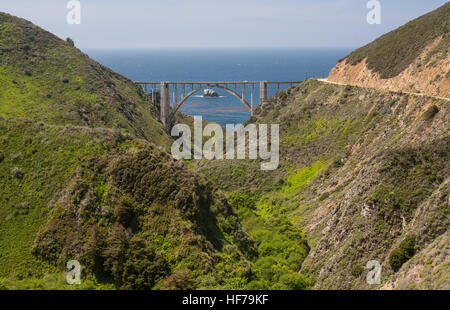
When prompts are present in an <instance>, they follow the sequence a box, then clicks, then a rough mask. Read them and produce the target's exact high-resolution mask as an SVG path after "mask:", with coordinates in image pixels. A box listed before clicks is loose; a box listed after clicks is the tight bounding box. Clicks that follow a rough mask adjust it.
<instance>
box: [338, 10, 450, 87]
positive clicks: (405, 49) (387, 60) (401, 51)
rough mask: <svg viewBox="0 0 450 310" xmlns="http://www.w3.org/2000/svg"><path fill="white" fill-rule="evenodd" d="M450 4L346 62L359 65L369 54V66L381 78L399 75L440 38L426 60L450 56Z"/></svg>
mask: <svg viewBox="0 0 450 310" xmlns="http://www.w3.org/2000/svg"><path fill="white" fill-rule="evenodd" d="M449 31H450V3H446V4H445V5H443V6H442V7H440V8H438V9H437V10H434V11H432V12H430V13H428V14H426V15H423V16H421V17H419V18H417V19H415V20H413V21H410V22H409V23H407V24H406V25H404V26H402V27H400V28H398V29H396V30H394V31H391V32H389V33H387V34H385V35H383V36H381V37H380V38H378V39H377V40H375V41H373V42H371V43H369V44H367V45H366V46H364V47H361V48H359V49H357V50H356V51H354V52H353V53H351V54H350V55H348V56H347V57H346V58H345V59H346V63H348V64H352V65H353V64H356V63H358V62H360V61H362V60H363V59H364V58H366V57H367V64H368V67H369V69H371V70H373V71H374V72H378V73H380V75H381V78H391V77H394V76H397V75H398V74H399V73H400V72H402V71H403V70H404V69H406V68H407V67H408V66H409V65H410V64H411V63H412V62H413V61H414V60H415V59H416V58H417V57H418V56H419V55H420V54H421V53H422V52H423V51H424V49H425V47H426V46H427V45H428V44H430V43H431V42H433V41H434V40H436V39H438V38H442V40H441V41H440V43H439V44H438V45H437V46H436V47H435V48H434V49H433V50H431V51H430V52H429V54H428V55H427V57H426V58H427V60H428V61H430V60H431V59H432V57H433V58H434V61H437V60H436V59H441V58H446V57H448V47H449V45H450V36H449Z"/></svg>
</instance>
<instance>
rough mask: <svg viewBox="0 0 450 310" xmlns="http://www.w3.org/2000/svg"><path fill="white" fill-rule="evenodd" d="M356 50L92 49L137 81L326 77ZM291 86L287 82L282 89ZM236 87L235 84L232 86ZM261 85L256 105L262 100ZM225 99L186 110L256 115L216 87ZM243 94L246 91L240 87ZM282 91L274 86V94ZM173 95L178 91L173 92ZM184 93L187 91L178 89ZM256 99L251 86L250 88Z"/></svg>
mask: <svg viewBox="0 0 450 310" xmlns="http://www.w3.org/2000/svg"><path fill="white" fill-rule="evenodd" d="M351 50H353V49H352V48H251V49H237V48H236V49H235V48H229V49H86V50H84V52H85V53H87V54H88V55H89V56H90V57H91V58H93V59H95V60H96V61H98V62H100V63H101V64H103V65H105V66H107V67H109V68H111V69H112V70H114V71H116V72H118V73H120V74H122V75H124V76H126V77H128V78H130V79H132V80H134V81H158V82H159V81H245V80H247V81H291V80H296V81H299V80H304V79H305V77H326V76H328V73H329V71H330V70H331V68H332V67H333V66H334V65H335V64H336V62H337V61H338V60H339V59H341V58H343V57H344V56H345V55H347V54H348V53H349V52H350V51H351ZM288 87H289V85H281V89H286V88H288ZM232 89H234V87H232ZM258 90H259V87H255V105H257V104H258V102H259V91H258ZM216 91H217V92H218V93H219V95H220V97H219V98H203V97H202V96H201V94H202V93H201V92H199V93H197V94H195V95H193V96H192V97H190V98H189V99H188V100H187V101H186V102H185V103H184V104H183V105H182V106H181V108H180V110H181V111H182V112H184V113H186V114H188V115H191V116H202V117H203V119H204V120H208V121H213V122H217V123H220V124H222V125H225V124H239V123H243V122H245V121H246V120H247V119H248V118H249V117H250V113H249V112H248V111H247V110H246V108H245V107H244V106H243V105H242V103H241V102H240V101H239V100H238V99H237V98H235V97H234V96H233V95H231V94H229V93H227V92H225V91H223V90H220V89H216ZM237 92H238V93H242V89H241V88H240V87H239V86H238V88H237ZM275 92H276V86H275V85H274V86H271V87H269V91H268V93H269V94H268V95H269V96H271V95H273V94H274V93H275ZM170 94H171V96H172V90H171V92H170ZM178 94H179V96H180V97H181V90H180V88H178ZM246 99H247V101H248V102H250V87H249V86H247V88H246Z"/></svg>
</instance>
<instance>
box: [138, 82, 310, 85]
mask: <svg viewBox="0 0 450 310" xmlns="http://www.w3.org/2000/svg"><path fill="white" fill-rule="evenodd" d="M163 82H165V83H167V84H184V85H190V84H211V85H214V84H259V83H261V81H179V82H178V81H173V82H172V81H163ZM263 82H264V83H267V84H298V83H301V82H303V81H263ZM134 83H136V84H161V81H159V82H152V81H150V82H149V81H135V82H134Z"/></svg>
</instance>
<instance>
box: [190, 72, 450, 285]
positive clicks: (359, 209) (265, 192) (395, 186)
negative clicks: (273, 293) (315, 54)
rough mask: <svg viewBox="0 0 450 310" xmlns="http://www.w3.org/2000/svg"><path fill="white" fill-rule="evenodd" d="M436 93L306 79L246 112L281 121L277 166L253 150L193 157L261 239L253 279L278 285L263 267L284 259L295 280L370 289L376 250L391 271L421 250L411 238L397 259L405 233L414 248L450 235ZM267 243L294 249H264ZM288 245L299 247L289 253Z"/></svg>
mask: <svg viewBox="0 0 450 310" xmlns="http://www.w3.org/2000/svg"><path fill="white" fill-rule="evenodd" d="M429 100H430V99H429V98H425V97H414V96H409V95H404V94H402V93H395V92H382V91H375V90H370V89H364V88H360V87H350V86H337V85H330V84H325V83H321V82H318V81H314V80H309V81H306V82H304V83H301V84H300V85H297V86H295V87H292V88H290V89H288V90H287V91H283V92H280V93H278V94H277V95H276V96H274V97H273V98H271V99H270V101H269V102H268V103H267V104H266V105H265V106H264V107H263V108H262V107H259V108H258V109H257V111H256V113H255V116H254V117H253V118H252V119H251V120H249V122H257V123H264V124H267V123H269V124H270V123H278V124H280V155H281V158H280V168H279V169H277V170H274V171H270V172H267V171H265V172H263V171H260V170H259V169H258V167H259V161H248V160H245V161H235V162H232V163H228V162H227V163H223V162H221V161H213V162H207V161H199V162H197V163H196V164H197V167H198V168H199V170H200V171H201V172H202V173H204V175H205V176H207V177H208V178H209V180H210V181H211V183H214V184H216V186H217V187H218V188H220V189H222V190H224V191H226V192H227V193H228V194H229V199H230V202H231V203H232V205H233V206H234V207H235V208H236V211H237V213H238V214H239V217H240V219H241V221H242V224H243V227H244V229H245V230H246V231H247V232H248V233H249V235H250V236H251V237H252V238H253V239H254V240H255V243H256V246H257V248H258V252H259V256H258V258H257V260H256V262H257V263H255V264H254V265H253V266H252V270H254V271H255V273H258V274H261V275H262V274H265V276H263V278H262V279H259V280H258V281H251V282H250V285H255V286H254V287H260V286H258V285H260V284H261V283H264V279H266V280H268V279H270V280H271V281H272V283H273V285H272V286H271V287H279V286H283V279H281V278H280V277H277V274H276V273H272V274H271V273H269V272H264V270H265V269H268V266H269V265H271V266H272V268H274V266H278V265H281V266H284V268H285V270H286V272H287V273H290V272H292V271H295V270H300V277H298V278H297V281H298V282H296V281H294V282H295V283H304V284H307V287H308V286H313V287H315V288H341V289H342V288H347V289H349V288H354V287H362V288H370V287H369V286H367V283H366V282H365V275H366V270H365V269H364V267H363V266H365V265H366V263H367V262H368V261H369V260H371V259H374V258H377V259H378V260H379V261H380V262H381V263H382V266H383V277H385V278H384V279H389V277H390V276H391V275H395V274H396V273H395V271H397V270H398V268H399V265H400V263H401V264H403V263H404V262H405V261H406V260H408V259H409V258H410V257H411V256H412V255H413V254H409V256H408V253H411V252H410V251H409V250H407V251H404V248H405V247H404V246H402V247H400V248H401V250H393V253H394V254H392V255H393V256H392V257H393V258H392V259H393V263H392V264H391V263H390V261H389V257H390V256H391V253H390V249H393V248H394V249H395V248H396V244H400V243H401V240H403V239H404V235H405V234H406V235H416V236H417V237H416V239H415V243H414V249H415V253H417V252H419V250H420V249H423V248H424V247H425V245H427V244H429V242H431V241H433V240H434V239H435V238H438V237H439V236H442V235H445V234H446V232H447V230H448V225H449V224H450V223H449V220H448V219H449V214H448V212H449V211H448V210H449V209H448V200H447V198H448V196H447V194H448V191H447V187H448V186H447V185H446V184H448V183H447V181H446V180H447V179H448V177H449V175H448V172H449V171H450V168H449V162H450V161H449V158H450V157H449V152H448V145H449V143H450V140H449V137H450V136H449V132H448V122H447V121H446V119H447V118H448V113H449V111H448V105H447V103H446V101H445V100H432V102H430V101H429ZM446 124H447V125H446ZM446 126H447V127H446ZM430 200H431V201H430ZM418 214H420V215H418ZM266 230H267V234H266V233H264V232H265V231H266ZM285 230H287V231H288V233H286V232H284V231H285ZM261 231H262V232H261ZM269 231H270V232H271V233H268V232H269ZM291 231H293V232H296V233H294V234H292V233H290V232H291ZM281 236H282V237H281ZM302 240H304V241H305V243H302V242H303V241H302ZM267 244H271V245H273V247H275V248H277V245H278V244H284V246H283V247H282V248H284V249H285V251H282V250H275V249H271V251H269V252H266V251H265V247H266V246H267ZM301 244H303V245H301ZM299 245H300V247H299ZM402 245H403V243H402ZM288 249H295V253H297V254H298V253H301V255H300V256H298V257H296V258H295V259H294V260H293V261H291V260H290V259H289V258H290V257H295V254H294V253H290V254H288V253H289V250H288ZM286 250H287V252H286ZM433 251H436V253H439V251H440V250H439V249H436V250H433ZM303 253H308V254H307V256H306V258H304V256H303ZM270 260H271V261H272V263H268V261H270ZM294 261H295V264H293V262H294ZM394 261H395V262H394ZM266 264H267V265H266ZM436 266H440V265H439V264H438V265H436ZM444 269H445V268H444ZM438 274H439V275H440V278H438V279H437V280H436V281H437V283H441V284H440V285H442V283H445V279H443V278H442V277H443V274H442V272H441V271H440V272H439V273H438ZM439 287H443V286H439ZM444 287H445V286H444Z"/></svg>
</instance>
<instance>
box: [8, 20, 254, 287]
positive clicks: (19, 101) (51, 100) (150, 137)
mask: <svg viewBox="0 0 450 310" xmlns="http://www.w3.org/2000/svg"><path fill="white" fill-rule="evenodd" d="M156 113H157V108H156V107H153V106H152V105H151V104H150V102H149V100H148V97H147V95H146V94H144V92H143V91H142V90H141V89H140V88H139V87H137V86H135V85H134V84H133V83H132V82H131V81H130V80H128V79H126V78H124V77H122V76H120V75H118V74H116V73H113V72H112V71H110V70H109V69H107V68H104V67H102V66H101V65H99V64H97V63H96V62H94V61H92V60H91V59H89V58H88V57H87V56H86V55H84V54H82V53H81V52H80V51H78V50H77V49H75V48H74V47H73V46H71V45H70V44H68V43H66V42H64V41H62V40H60V39H58V38H56V37H55V36H53V35H52V34H50V33H48V32H46V31H44V30H42V29H40V28H38V27H36V26H34V25H32V24H31V23H29V22H27V21H25V20H22V19H19V18H16V17H12V16H10V15H7V14H3V13H0V182H1V183H0V185H1V186H0V289H5V288H6V289H10V288H13V289H14V288H18V289H55V288H56V289H74V288H84V289H93V288H108V289H111V288H112V289H114V288H126V289H152V288H162V289H180V288H191V289H193V288H221V287H225V288H232V287H235V286H236V285H238V284H239V283H240V281H243V280H242V279H248V278H249V277H250V276H251V268H250V260H251V259H252V258H253V257H254V256H255V255H256V250H255V248H254V245H253V240H252V239H251V238H250V237H249V236H248V235H247V234H246V233H245V232H244V231H243V230H242V228H241V224H240V222H239V220H238V218H237V216H236V214H235V212H234V211H233V209H232V208H231V206H230V204H229V203H228V201H227V199H226V198H225V197H224V196H223V194H221V193H219V192H213V191H212V190H211V187H210V186H209V185H208V184H207V182H206V181H205V180H204V178H202V177H201V176H199V175H198V174H197V173H196V172H195V171H194V170H193V169H192V168H189V167H187V166H186V165H185V164H184V163H183V162H176V161H174V160H173V159H172V157H171V156H170V155H169V154H168V153H167V152H166V151H165V150H164V149H166V148H167V146H169V145H170V142H171V138H170V137H169V136H168V135H167V134H166V132H165V131H164V130H163V126H162V124H161V123H159V122H158V121H157V119H156V117H155V115H156ZM72 259H77V260H79V261H80V263H81V264H82V266H83V281H82V284H81V285H80V286H69V285H68V284H67V283H66V282H65V271H66V263H67V262H68V261H69V260H72Z"/></svg>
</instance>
